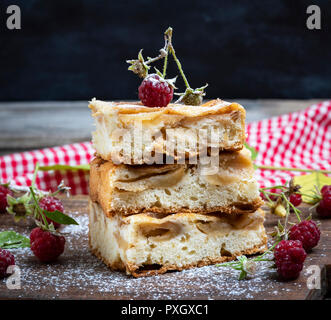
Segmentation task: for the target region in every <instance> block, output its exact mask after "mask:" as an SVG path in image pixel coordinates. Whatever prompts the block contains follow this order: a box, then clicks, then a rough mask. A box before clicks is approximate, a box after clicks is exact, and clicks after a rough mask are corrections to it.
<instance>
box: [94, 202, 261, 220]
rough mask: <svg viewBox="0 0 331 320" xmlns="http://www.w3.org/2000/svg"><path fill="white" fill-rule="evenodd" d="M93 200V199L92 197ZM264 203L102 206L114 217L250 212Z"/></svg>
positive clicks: (109, 215) (107, 214) (108, 215)
mask: <svg viewBox="0 0 331 320" xmlns="http://www.w3.org/2000/svg"><path fill="white" fill-rule="evenodd" d="M92 200H93V199H92ZM93 201H95V200H93ZM96 202H97V201H96ZM262 204H263V201H262V200H261V199H260V198H257V199H255V200H254V201H252V202H250V203H246V202H241V203H238V204H234V205H233V206H229V207H221V206H219V207H213V208H211V209H187V208H183V207H182V208H169V209H165V208H159V207H151V208H141V209H126V210H109V209H108V208H109V206H105V207H104V206H102V204H101V203H100V205H101V207H102V209H103V211H104V212H105V214H106V216H107V217H112V216H114V215H116V214H121V215H124V216H130V215H133V214H139V213H149V212H151V213H160V214H173V213H199V214H208V213H214V214H217V213H219V214H222V213H225V214H230V215H231V214H248V213H252V212H254V211H256V210H257V209H258V208H260V207H261V206H262Z"/></svg>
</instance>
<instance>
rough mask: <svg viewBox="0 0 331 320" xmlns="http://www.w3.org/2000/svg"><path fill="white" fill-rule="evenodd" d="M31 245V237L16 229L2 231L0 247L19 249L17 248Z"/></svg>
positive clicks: (0, 233)
mask: <svg viewBox="0 0 331 320" xmlns="http://www.w3.org/2000/svg"><path fill="white" fill-rule="evenodd" d="M29 247H30V239H29V238H27V237H25V236H23V235H21V234H19V233H17V232H15V231H3V232H0V248H2V249H17V248H29Z"/></svg>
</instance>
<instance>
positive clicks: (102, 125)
mask: <svg viewBox="0 0 331 320" xmlns="http://www.w3.org/2000/svg"><path fill="white" fill-rule="evenodd" d="M89 107H90V108H91V109H92V115H93V117H94V119H95V124H96V130H95V132H93V134H92V138H93V139H92V140H93V145H94V147H95V149H96V151H97V154H98V156H99V157H101V158H102V159H104V160H111V161H112V162H113V163H116V164H119V163H125V164H144V163H147V164H153V163H156V164H160V163H164V162H162V161H163V156H168V157H171V158H173V159H175V160H176V161H178V160H184V162H185V159H188V158H191V157H199V156H200V155H204V154H207V153H208V152H210V150H211V148H214V149H215V150H217V152H219V151H223V150H224V151H238V150H241V149H242V148H243V143H244V141H245V109H244V108H243V107H242V106H241V105H239V104H237V103H229V102H225V101H222V100H219V99H217V100H212V101H209V102H207V103H205V104H204V105H201V106H188V105H182V104H169V105H168V106H167V107H164V108H149V107H145V106H143V105H141V104H139V103H125V102H122V103H121V102H104V101H100V100H96V99H93V100H92V101H91V102H90V105H89Z"/></svg>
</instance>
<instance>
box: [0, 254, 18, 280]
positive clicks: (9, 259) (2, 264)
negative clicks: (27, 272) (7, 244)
mask: <svg viewBox="0 0 331 320" xmlns="http://www.w3.org/2000/svg"><path fill="white" fill-rule="evenodd" d="M12 265H15V258H14V256H13V255H12V254H11V253H10V252H9V251H8V250H4V249H1V248H0V279H1V278H4V277H5V276H7V275H8V274H7V269H8V267H9V266H12Z"/></svg>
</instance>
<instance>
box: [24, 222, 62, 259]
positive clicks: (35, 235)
mask: <svg viewBox="0 0 331 320" xmlns="http://www.w3.org/2000/svg"><path fill="white" fill-rule="evenodd" d="M30 243H31V250H32V251H33V253H34V255H35V256H36V257H37V258H38V259H39V260H40V261H42V262H51V261H54V260H56V259H57V258H58V257H59V256H60V255H61V254H62V253H63V251H64V246H65V238H64V237H63V236H58V235H54V234H52V233H51V232H49V231H44V230H42V229H40V228H39V227H38V228H34V229H33V230H32V231H31V234H30Z"/></svg>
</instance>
